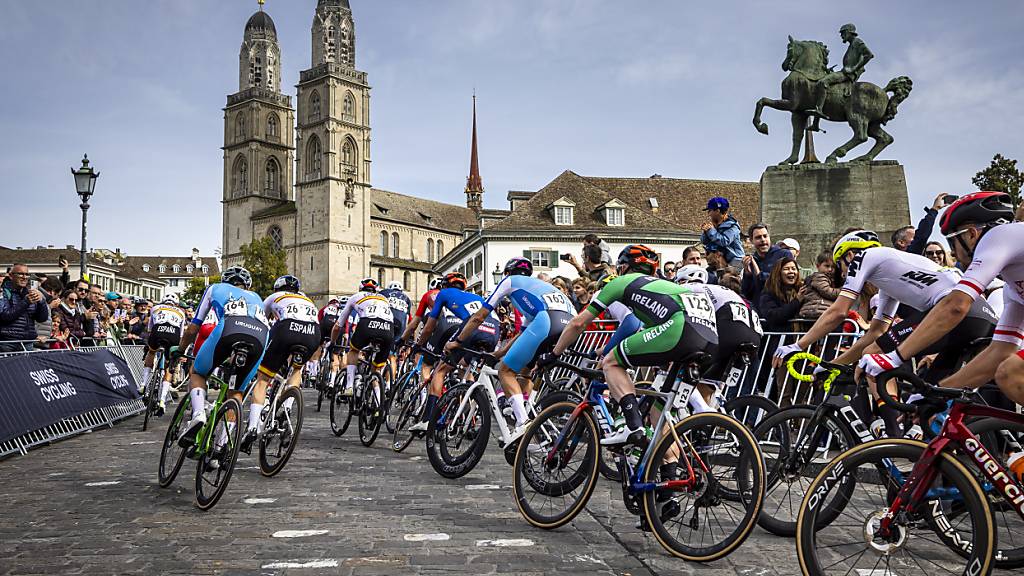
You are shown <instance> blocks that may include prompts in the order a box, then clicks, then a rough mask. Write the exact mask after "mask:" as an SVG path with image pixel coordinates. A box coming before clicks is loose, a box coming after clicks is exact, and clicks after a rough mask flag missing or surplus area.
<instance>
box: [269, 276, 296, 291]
mask: <svg viewBox="0 0 1024 576" xmlns="http://www.w3.org/2000/svg"><path fill="white" fill-rule="evenodd" d="M300 286H301V285H300V284H299V279H298V278H296V277H295V276H292V275H291V274H285V275H284V276H281V277H280V278H278V279H277V280H274V291H275V292H277V291H279V290H285V291H287V292H298V291H299V288H300Z"/></svg>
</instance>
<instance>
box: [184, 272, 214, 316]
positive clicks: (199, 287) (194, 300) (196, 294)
mask: <svg viewBox="0 0 1024 576" xmlns="http://www.w3.org/2000/svg"><path fill="white" fill-rule="evenodd" d="M207 278H209V283H207ZM217 282H220V276H209V277H207V276H193V277H191V278H189V279H188V284H186V285H185V291H184V292H182V293H181V296H180V297H179V300H180V301H181V303H182V304H187V305H189V306H191V307H193V308H195V307H196V306H198V305H199V300H200V299H201V298H202V297H203V292H205V291H206V287H207V286H208V285H210V284H216V283H217Z"/></svg>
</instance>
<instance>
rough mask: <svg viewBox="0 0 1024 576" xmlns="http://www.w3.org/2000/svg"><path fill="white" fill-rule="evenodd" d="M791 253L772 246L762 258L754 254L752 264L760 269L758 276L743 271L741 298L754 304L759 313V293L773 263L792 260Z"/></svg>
mask: <svg viewBox="0 0 1024 576" xmlns="http://www.w3.org/2000/svg"><path fill="white" fill-rule="evenodd" d="M792 257H793V253H792V252H790V251H789V250H787V249H785V248H780V247H779V246H777V245H775V244H772V245H771V246H769V247H768V252H766V253H765V255H764V257H761V255H759V254H757V253H756V252H755V253H754V262H756V263H757V267H758V268H760V270H761V273H760V274H748V273H747V271H746V270H744V271H743V280H741V281H740V289H741V290H742V291H743V297H744V298H746V299H747V301H749V302H753V303H754V308H755V309H756V310H757V311H758V312H760V311H761V291H762V290H764V283H765V282H766V281H767V280H768V275H769V274H770V273H771V271H772V268H773V267H774V266H775V263H776V262H778V261H779V260H782V259H783V258H792Z"/></svg>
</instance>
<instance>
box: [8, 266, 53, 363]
mask: <svg viewBox="0 0 1024 576" xmlns="http://www.w3.org/2000/svg"><path fill="white" fill-rule="evenodd" d="M29 278H30V275H29V272H28V266H26V265H25V264H15V265H14V266H11V269H10V270H9V271H8V272H7V278H5V279H4V281H3V284H2V285H0V341H6V342H10V341H16V340H35V339H36V322H46V321H47V320H49V319H50V307H49V306H47V305H46V299H45V298H44V297H43V294H42V292H40V291H39V290H36V289H35V288H30V287H29ZM22 349H23V347H22V345H21V344H0V352H15V351H18V350H22Z"/></svg>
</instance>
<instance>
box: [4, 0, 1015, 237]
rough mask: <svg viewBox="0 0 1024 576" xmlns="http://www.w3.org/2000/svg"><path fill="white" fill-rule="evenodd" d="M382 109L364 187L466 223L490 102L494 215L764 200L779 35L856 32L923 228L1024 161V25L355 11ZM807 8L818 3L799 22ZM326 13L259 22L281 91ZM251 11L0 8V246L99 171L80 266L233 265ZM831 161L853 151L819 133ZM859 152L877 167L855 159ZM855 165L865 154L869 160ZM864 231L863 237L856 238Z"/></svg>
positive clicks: (54, 222) (485, 153)
mask: <svg viewBox="0 0 1024 576" xmlns="http://www.w3.org/2000/svg"><path fill="white" fill-rule="evenodd" d="M351 2H352V6H353V10H354V13H355V19H356V38H357V61H356V64H357V67H358V68H359V69H361V70H364V71H366V72H368V73H369V78H370V83H371V85H372V86H373V92H372V101H371V106H372V109H371V113H372V127H373V185H374V186H376V187H379V188H385V189H389V190H394V191H397V192H403V193H407V194H414V195H420V196H429V197H433V198H440V199H443V200H446V201H451V202H462V201H463V194H462V188H463V186H464V184H465V178H466V173H467V170H468V164H469V136H470V121H471V118H470V106H471V98H470V97H471V94H472V91H473V89H474V87H475V89H476V91H477V94H478V96H479V102H478V112H479V129H480V156H481V171H482V173H483V179H484V185H485V187H486V189H487V193H486V194H485V204H486V205H487V206H489V207H505V194H506V192H507V191H508V190H509V189H520V190H522V189H526V190H530V189H537V188H539V187H541V186H543V185H544V184H545V183H547V182H549V181H550V180H551V179H552V178H554V177H555V176H557V175H558V174H559V173H560V172H561V171H563V170H566V169H571V170H574V171H576V172H578V173H580V174H584V175H595V176H598V175H600V176H634V177H644V176H649V175H651V174H654V173H658V174H662V175H664V176H672V177H680V178H707V179H724V180H752V181H756V180H757V179H758V178H759V177H760V174H761V172H762V171H763V170H764V168H765V166H767V165H769V164H774V163H775V162H778V161H779V160H781V159H782V158H784V157H786V156H787V155H788V153H789V139H790V133H789V119H788V116H787V115H784V114H782V113H780V112H776V111H770V110H769V111H766V112H765V120H766V121H767V122H768V123H769V125H770V127H771V134H770V135H769V136H762V135H760V134H758V133H757V132H755V130H754V128H753V126H752V124H751V117H752V114H753V108H754V102H755V101H756V100H757V99H758V98H760V97H762V96H768V97H772V98H778V97H780V87H779V86H780V83H781V81H782V79H783V72H782V70H781V68H780V64H781V62H782V59H783V58H784V56H785V50H786V36H787V34H792V35H793V36H794V37H796V38H799V39H817V40H821V41H824V42H826V43H827V44H828V46H829V48H830V51H831V54H832V62H833V63H835V62H837V61H839V60H840V59H841V57H842V53H843V48H844V46H843V45H842V43H841V41H840V39H839V36H838V34H837V30H838V28H839V26H840V25H841V24H843V23H845V22H847V21H851V22H854V23H856V24H857V27H858V30H859V31H860V33H861V37H862V38H863V39H864V40H865V42H867V44H868V45H869V46H870V47H871V49H872V51H873V52H874V53H875V56H876V57H875V60H873V61H872V62H871V63H870V64H869V65H868V69H867V72H866V74H865V76H864V78H863V79H864V80H867V81H872V82H875V83H878V84H881V85H884V84H885V83H886V82H887V81H888V80H889V79H890V78H892V77H893V76H897V75H908V76H910V77H911V78H913V80H914V91H913V93H912V94H911V96H910V98H909V99H908V100H907V101H906V102H904V104H903V105H902V106H901V107H900V112H899V116H898V117H897V118H896V119H895V120H894V121H893V122H891V123H890V124H889V126H888V130H889V132H890V133H892V134H893V135H894V136H895V138H896V142H895V143H894V144H893V145H892V146H891V147H890V148H889V149H887V150H886V151H885V152H883V154H882V156H880V159H883V158H884V159H897V160H900V161H901V162H902V163H903V164H904V165H905V167H906V171H907V180H908V185H909V187H910V194H911V209H912V214H913V216H914V218H915V219H916V218H917V217H918V216H919V215H920V214H921V206H922V205H924V204H926V203H930V198H932V197H933V196H934V195H935V194H936V193H938V192H941V191H948V192H950V193H955V194H962V193H965V192H967V191H970V190H971V182H970V179H971V176H973V174H974V173H975V172H976V171H977V170H979V169H980V168H982V167H984V166H986V165H987V164H988V162H989V160H990V159H991V157H992V156H993V155H994V154H995V153H997V152H999V153H1002V154H1004V155H1008V156H1010V157H1013V158H1018V159H1020V160H1021V161H1022V162H1024V153H1022V152H1024V115H1022V114H1021V110H1022V109H1024V65H1022V64H1021V55H1022V54H1024V35H1022V34H1021V30H1024V4H1022V3H1020V2H1017V1H991V2H989V1H986V2H970V3H968V2H936V1H931V2H923V1H915V2H891V1H860V2H817V3H813V4H811V3H808V2H806V1H781V0H780V1H776V2H772V3H771V6H774V8H769V4H768V3H752V2H749V3H748V2H734V1H729V0H721V1H717V2H706V3H697V2H684V1H681V0H648V1H643V2H639V1H623V0H487V1H484V0H430V1H426V0H351ZM808 4H811V5H810V6H809V7H808ZM315 6H316V2H315V0H268V1H267V5H266V10H267V11H268V12H269V13H270V14H271V16H272V17H273V18H274V20H275V22H276V25H277V30H278V35H279V38H280V42H281V49H282V58H283V61H284V70H283V79H284V82H283V85H284V87H285V92H286V93H289V94H294V84H295V83H296V82H297V80H298V72H299V71H300V70H302V69H305V68H308V67H309V66H310V25H311V23H312V15H313V10H314V8H315ZM256 8H257V4H256V1H255V0H217V1H212V0H174V1H171V0H152V1H147V2H139V1H138V0H76V1H71V0H56V1H48V2H37V1H31V2H27V1H23V0H0V9H2V13H3V14H4V15H5V22H4V26H3V27H0V53H3V54H4V55H5V57H4V58H3V59H0V77H2V78H4V89H3V90H2V91H0V126H2V127H3V128H4V132H5V134H4V137H3V138H2V139H0V173H2V174H3V178H2V179H0V202H2V205H3V207H4V209H3V214H4V218H3V220H4V223H3V225H2V226H0V244H2V245H5V246H35V245H38V244H54V245H58V246H59V245H64V244H77V243H78V238H79V222H80V217H81V213H80V211H79V210H78V208H77V197H76V196H75V195H74V186H73V182H72V177H71V174H70V173H69V170H68V168H69V167H70V166H77V165H78V163H79V160H80V159H81V156H82V153H83V152H88V153H89V157H90V158H91V159H92V160H93V163H94V165H95V166H96V167H97V168H98V169H99V170H100V171H101V172H102V176H101V177H100V179H99V182H98V186H97V193H96V196H95V198H94V201H93V208H92V209H91V210H90V222H91V224H90V244H91V245H92V246H102V247H109V248H118V247H119V248H122V249H124V250H126V251H128V252H130V253H133V254H158V253H161V254H185V253H187V252H188V250H189V249H191V247H192V246H198V247H199V248H200V249H201V250H202V251H203V252H204V253H206V254H209V253H212V252H213V251H214V250H215V249H217V248H218V247H219V246H220V221H221V206H220V202H219V201H220V198H221V194H222V191H221V182H222V159H221V151H220V146H221V145H222V134H223V116H222V108H223V106H224V104H225V98H226V95H227V94H229V93H232V92H235V91H236V90H237V89H238V85H237V80H238V79H237V76H238V71H237V68H238V49H239V45H240V43H241V40H242V30H243V26H244V24H245V21H246V20H247V19H248V17H249V16H250V15H251V14H252V12H254V11H255V10H256ZM827 129H828V133H827V134H823V135H819V136H818V138H817V139H816V141H815V144H816V148H817V149H818V151H819V155H821V156H824V155H825V154H827V153H828V151H830V150H831V149H833V148H834V147H836V146H838V145H839V144H840V143H842V142H844V141H845V140H846V139H847V138H848V137H849V129H848V127H846V126H845V125H837V124H833V125H830V126H828V128H827ZM865 148H866V147H865ZM859 153H861V151H855V152H854V153H853V154H854V155H856V154H859ZM853 219H855V215H851V221H853Z"/></svg>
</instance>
